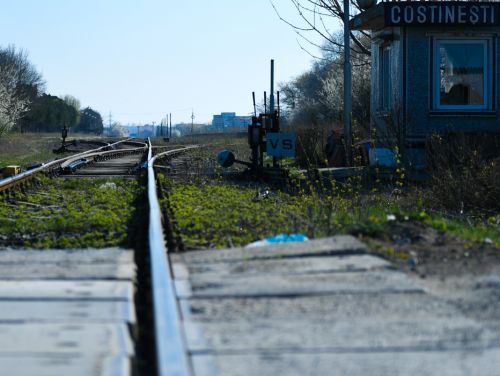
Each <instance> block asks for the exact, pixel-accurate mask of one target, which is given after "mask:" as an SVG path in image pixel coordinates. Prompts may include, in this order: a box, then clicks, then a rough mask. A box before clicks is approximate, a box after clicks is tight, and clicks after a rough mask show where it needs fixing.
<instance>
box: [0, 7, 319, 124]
mask: <svg viewBox="0 0 500 376" xmlns="http://www.w3.org/2000/svg"><path fill="white" fill-rule="evenodd" d="M275 4H276V5H277V7H278V8H279V9H280V12H283V14H284V15H285V16H286V17H288V18H289V19H292V20H293V19H294V18H295V17H296V14H295V12H294V10H293V9H292V8H291V7H290V3H289V1H288V0H275ZM296 39H297V36H296V34H295V32H294V31H293V30H292V29H291V28H290V27H289V26H287V25H285V24H284V23H282V22H281V21H280V20H279V19H278V17H277V16H276V15H275V13H274V10H273V9H272V7H271V5H270V3H269V0H253V1H248V0H211V1H206V0H177V1H173V0H142V1H139V0H99V1H97V0H16V1H4V2H3V4H2V12H1V13H0V45H1V46H4V47H5V46H6V45H8V44H14V45H15V46H16V47H21V48H23V49H25V50H26V51H27V52H28V54H29V58H30V60H31V61H32V62H33V63H34V64H35V66H36V67H37V68H38V70H39V71H41V72H42V74H43V76H44V78H45V80H46V82H47V92H49V93H50V94H53V95H65V94H71V95H74V96H75V97H77V98H78V99H80V101H81V103H82V106H84V107H85V106H91V107H92V108H94V109H96V110H98V111H99V112H101V114H102V115H103V117H105V118H107V116H108V114H109V112H110V111H111V112H112V114H113V119H114V120H118V121H120V122H122V123H129V122H139V123H150V122H152V121H156V122H159V121H160V119H161V118H162V117H163V116H164V114H166V113H168V112H172V114H173V115H172V118H173V121H174V122H180V121H185V122H188V121H190V116H191V109H193V110H194V113H195V116H196V118H195V121H200V122H208V121H210V120H211V118H212V114H215V113H219V112H222V111H235V112H237V113H238V114H248V113H249V112H251V110H252V103H251V92H252V91H256V92H257V96H258V98H261V96H262V92H263V91H264V90H267V91H268V90H269V61H270V59H271V58H274V59H275V66H276V80H277V81H286V80H288V79H289V78H291V77H293V76H296V75H298V74H300V73H301V72H303V71H305V70H307V69H308V68H309V66H310V63H311V57H310V56H309V55H308V54H306V53H305V52H303V51H302V50H301V49H300V47H299V45H298V44H297V41H296Z"/></svg>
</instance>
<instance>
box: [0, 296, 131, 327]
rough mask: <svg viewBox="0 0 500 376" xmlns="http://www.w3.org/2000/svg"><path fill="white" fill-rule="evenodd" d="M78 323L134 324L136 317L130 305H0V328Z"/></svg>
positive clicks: (69, 302) (70, 302) (103, 302)
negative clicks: (30, 324)
mask: <svg viewBox="0 0 500 376" xmlns="http://www.w3.org/2000/svg"><path fill="white" fill-rule="evenodd" d="M75 321H77V322H79V323H110V322H115V323H116V322H126V323H130V324H134V323H135V322H136V315H135V309H134V304H133V302H131V301H122V300H119V301H106V300H100V301H91V300H83V301H78V300H76V301H75V300H66V301H57V302H47V301H40V300H35V301H32V300H24V301H0V324H2V323H4V324H5V323H13V322H14V323H16V322H17V323H20V322H59V323H68V322H75Z"/></svg>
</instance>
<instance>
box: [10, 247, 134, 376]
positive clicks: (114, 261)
mask: <svg viewBox="0 0 500 376" xmlns="http://www.w3.org/2000/svg"><path fill="white" fill-rule="evenodd" d="M135 278H136V267H135V263H134V256H133V251H131V250H127V249H120V248H105V249H85V250H42V251H35V250H6V251H1V252H0V373H1V374H5V375H17V376H28V375H30V376H32V375H37V376H45V375H46V376H56V375H61V376H63V375H64V376H67V375H72V376H77V375H82V376H89V375H96V376H97V375H99V376H100V375H117V376H118V375H130V374H131V367H132V364H131V361H132V357H133V355H134V346H133V342H132V338H131V335H130V333H131V329H132V328H133V327H134V326H135V325H136V316H135V308H134V281H135Z"/></svg>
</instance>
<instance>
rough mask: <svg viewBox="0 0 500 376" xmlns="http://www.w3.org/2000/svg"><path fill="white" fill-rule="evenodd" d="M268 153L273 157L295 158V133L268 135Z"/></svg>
mask: <svg viewBox="0 0 500 376" xmlns="http://www.w3.org/2000/svg"><path fill="white" fill-rule="evenodd" d="M266 153H267V154H268V155H270V156H272V157H295V133H267V134H266Z"/></svg>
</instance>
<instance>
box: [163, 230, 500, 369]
mask: <svg viewBox="0 0 500 376" xmlns="http://www.w3.org/2000/svg"><path fill="white" fill-rule="evenodd" d="M172 259H173V260H174V271H173V273H174V276H175V287H176V292H177V295H178V299H179V302H180V305H181V310H182V313H183V317H184V320H185V321H184V328H185V333H186V338H187V345H188V348H189V351H190V353H191V361H192V364H193V368H194V371H195V375H196V376H208V375H211V376H212V375H231V376H246V375H259V376H260V375H263V376H266V375H273V376H275V375H287V376H289V375H291V376H294V375H301V376H302V375H321V376H323V375H348V376H353V375H354V376H358V375H363V376H364V375H370V376H372V375H375V376H378V375H380V376H382V375H383V376H386V375H398V376H399V375H403V376H405V375H439V376H442V375H464V376H465V375H497V374H498V369H500V368H499V366H500V363H499V360H498V359H499V358H500V319H499V318H498V317H500V316H498V314H497V315H496V316H495V312H497V313H498V305H496V304H494V302H489V303H486V302H487V301H488V299H486V300H484V297H485V296H486V297H494V296H496V295H495V294H496V293H497V292H498V291H499V290H498V288H497V286H498V283H497V282H498V278H497V276H496V275H494V276H488V277H487V278H483V279H478V280H477V281H476V282H474V281H475V280H473V281H471V282H470V283H469V284H470V285H471V286H473V287H474V288H475V290H473V293H474V294H475V295H477V296H478V299H477V301H478V302H481V304H486V306H487V307H486V306H485V307H486V308H487V309H486V308H485V311H486V312H487V314H486V316H485V315H484V314H483V315H476V314H471V313H470V312H476V313H477V312H478V311H479V310H478V309H475V310H470V309H469V307H468V306H467V304H468V303H467V304H460V302H457V301H454V300H453V301H452V300H447V299H444V298H443V295H442V294H441V293H436V292H437V291H436V290H432V286H433V284H432V283H425V282H423V281H422V280H421V279H419V278H418V277H416V276H414V275H411V274H407V273H403V272H400V271H398V270H396V269H395V268H393V267H391V265H390V264H389V263H388V262H387V261H386V260H383V259H381V258H378V257H376V256H373V255H369V254H368V250H367V248H366V247H365V246H364V245H363V244H362V243H360V242H359V241H358V240H357V239H354V238H352V237H346V236H342V237H333V238H328V239H320V240H316V241H309V242H305V243H288V244H281V245H273V246H270V247H262V248H236V249H227V250H222V251H216V250H211V251H196V252H187V253H183V254H175V255H172ZM485 294H486V295H485ZM497 295H498V294H497ZM470 301H471V300H470V299H469V300H468V301H467V302H470ZM472 301H473V302H476V300H472ZM484 317H486V318H487V320H484ZM478 318H480V319H478Z"/></svg>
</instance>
